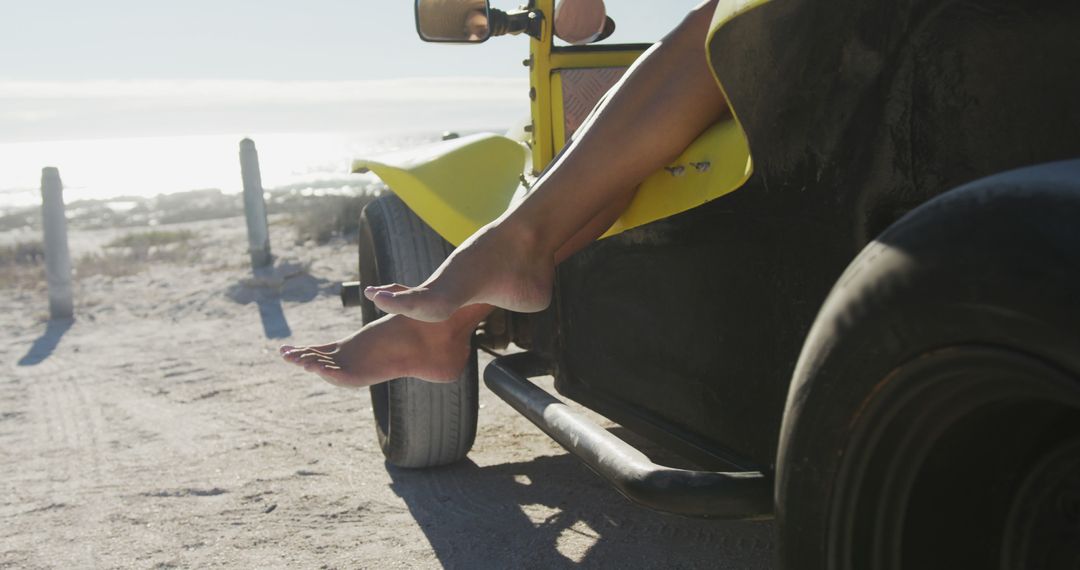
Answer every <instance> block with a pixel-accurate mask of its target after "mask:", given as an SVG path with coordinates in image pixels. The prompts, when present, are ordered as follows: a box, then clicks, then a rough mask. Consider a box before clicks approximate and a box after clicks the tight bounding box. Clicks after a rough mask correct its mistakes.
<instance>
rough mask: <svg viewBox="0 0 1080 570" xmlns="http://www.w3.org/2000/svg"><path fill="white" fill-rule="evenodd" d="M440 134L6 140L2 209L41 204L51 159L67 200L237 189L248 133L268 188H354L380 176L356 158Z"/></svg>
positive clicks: (0, 176)
mask: <svg viewBox="0 0 1080 570" xmlns="http://www.w3.org/2000/svg"><path fill="white" fill-rule="evenodd" d="M491 130H493V131H496V132H502V131H504V130H505V129H491ZM441 136H442V132H441V131H440V132H435V131H430V130H428V131H412V132H407V131H397V132H390V131H385V132H365V133H264V134H255V135H245V134H242V133H235V134H218V135H186V136H161V137H126V138H107V139H84V140H67V141H45V142H29V143H25V142H24V143H0V212H10V211H13V210H20V209H25V208H27V207H31V206H37V205H40V203H41V193H40V180H41V170H42V168H45V167H49V166H53V167H56V168H58V169H59V171H60V177H61V180H62V181H63V184H64V200H65V201H66V202H69V203H70V202H75V201H79V200H111V199H122V198H131V197H134V198H151V197H154V196H158V195H168V194H175V193H180V192H188V191H192V190H209V189H214V190H220V191H221V192H222V193H225V194H235V193H239V192H241V191H242V190H243V186H242V183H241V179H240V161H239V143H240V141H241V140H242V139H244V138H251V139H252V140H253V141H254V142H255V145H256V149H257V150H258V152H259V164H260V171H261V173H262V181H263V188H264V189H266V190H267V191H273V190H279V189H293V190H296V191H298V192H304V193H348V192H349V191H350V190H353V191H355V190H360V189H363V188H365V187H368V186H370V185H371V184H373V183H375V182H377V179H376V178H375V177H374V175H372V174H351V173H350V165H351V163H352V161H353V160H354V159H356V158H360V157H362V156H365V155H368V156H370V155H372V154H378V153H382V152H388V151H393V150H396V149H400V148H408V147H410V146H415V145H419V144H424V143H429V142H434V141H437V140H439V139H440V138H441Z"/></svg>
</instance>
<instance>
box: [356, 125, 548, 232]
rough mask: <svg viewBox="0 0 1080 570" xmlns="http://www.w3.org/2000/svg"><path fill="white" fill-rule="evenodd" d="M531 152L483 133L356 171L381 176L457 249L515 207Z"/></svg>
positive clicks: (365, 163)
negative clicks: (484, 226) (474, 234)
mask: <svg viewBox="0 0 1080 570" xmlns="http://www.w3.org/2000/svg"><path fill="white" fill-rule="evenodd" d="M526 152H527V151H526V149H525V147H524V146H522V145H521V143H519V142H517V141H514V140H512V139H509V138H507V137H504V136H500V135H495V134H490V133H482V134H476V135H469V136H464V137H461V138H458V139H453V140H449V141H442V142H438V143H433V144H430V145H421V146H419V147H414V148H410V149H408V150H405V151H401V152H395V153H388V154H384V155H381V156H379V157H377V158H375V159H360V160H356V161H354V162H353V165H352V167H353V172H367V171H369V170H370V171H371V172H374V173H375V174H377V175H378V176H379V178H381V179H382V180H383V182H385V183H386V184H387V186H389V187H390V189H391V190H393V191H394V193H395V194H397V195H398V197H399V198H401V199H402V201H404V202H405V203H406V204H407V205H408V206H409V208H410V209H412V211H413V212H416V215H417V216H420V219H422V220H424V222H426V223H427V224H428V225H429V226H431V228H432V229H433V230H435V232H436V233H438V234H439V235H441V236H442V237H444V238H446V240H447V241H449V242H450V243H452V244H454V245H455V246H456V245H460V244H461V242H463V241H465V239H466V238H468V237H469V236H470V235H472V234H473V233H474V232H476V230H478V229H480V227H481V226H483V225H484V224H486V223H488V222H490V221H491V220H494V219H495V218H496V217H498V216H499V214H502V213H503V211H504V210H506V208H507V207H508V206H509V205H510V201H511V199H512V198H513V196H514V193H515V191H516V190H517V189H518V185H519V183H520V177H521V173H522V170H523V169H524V168H525V159H526Z"/></svg>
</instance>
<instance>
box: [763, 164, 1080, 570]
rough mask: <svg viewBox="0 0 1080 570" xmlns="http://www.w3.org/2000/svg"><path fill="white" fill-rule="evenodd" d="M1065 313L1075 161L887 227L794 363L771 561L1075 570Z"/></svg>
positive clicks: (1078, 253)
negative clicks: (776, 554)
mask: <svg viewBox="0 0 1080 570" xmlns="http://www.w3.org/2000/svg"><path fill="white" fill-rule="evenodd" d="M1078 323H1080V161H1069V162H1061V163H1053V164H1049V165H1043V166H1039V167H1033V168H1027V169H1021V170H1017V171H1012V172H1008V173H1005V174H1001V175H997V176H994V177H990V178H987V179H984V180H981V181H978V182H975V183H972V184H969V185H967V186H964V187H962V188H960V189H957V190H954V191H952V192H949V193H947V194H945V195H943V196H941V197H939V198H937V199H935V200H932V201H930V202H928V203H927V204H925V205H923V206H922V207H920V208H918V209H916V210H915V211H913V212H911V213H909V214H908V215H907V216H905V217H904V218H903V219H901V220H900V221H898V222H897V223H896V224H894V225H893V226H892V227H891V228H889V229H888V230H887V231H886V232H884V233H883V234H882V235H881V236H880V237H879V238H878V239H877V240H875V241H874V242H873V243H872V244H870V245H869V246H867V247H866V249H864V250H863V252H862V253H861V254H860V255H859V256H858V257H857V258H856V259H855V260H854V261H853V262H852V264H851V265H850V266H849V267H848V269H847V271H846V272H845V273H844V275H843V276H842V277H841V279H840V280H839V281H838V283H837V284H836V286H835V287H834V289H833V291H832V292H831V293H830V295H829V297H828V299H827V301H826V302H825V304H824V306H823V308H822V310H821V312H820V313H819V315H818V317H817V320H816V321H815V324H814V326H813V328H812V329H811V331H810V334H809V335H808V337H807V339H806V342H805V344H804V347H803V351H802V354H801V356H800V358H799V362H798V365H797V367H796V370H795V374H794V377H793V380H792V385H791V389H790V392H789V394H788V401H787V408H786V410H785V415H784V422H783V426H782V429H781V439H780V446H779V455H778V458H777V482H776V509H777V532H778V534H779V537H778V538H779V543H780V563H781V567H782V568H785V569H789V570H794V569H798V570H816V569H826V568H828V569H852V570H886V569H888V570H894V569H897V568H918V569H919V570H931V569H934V568H973V569H974V568H995V569H997V568H1009V569H1013V568H1074V567H1075V566H1072V565H1070V564H1075V563H1076V561H1077V560H1080V552H1078V548H1080V536H1078V535H1077V533H1078V528H1080V525H1077V524H1076V518H1077V517H1076V515H1075V509H1077V507H1078V500H1080V499H1078V498H1080V488H1077V486H1078V485H1080V460H1078V458H1077V457H1075V454H1073V455H1070V452H1071V450H1075V449H1078V446H1080V380H1078V379H1080V325H1078ZM1070 477H1071V479H1070ZM1046 481H1051V483H1045V482H1046ZM1046 485H1050V486H1051V489H1050V490H1049V491H1047V489H1046V488H1045V487H1046ZM1054 485H1057V486H1058V487H1053V486H1054ZM1039 486H1042V487H1043V491H1047V492H1049V493H1050V495H1047V496H1044V495H1040V494H1038V493H1037V492H1035V491H1031V490H1030V489H1031V488H1034V487H1039ZM1024 489H1028V490H1026V491H1025V490H1024ZM1040 492H1041V491H1040ZM1055 501H1057V503H1055ZM1055 504H1056V505H1057V506H1055ZM1060 505H1067V506H1068V505H1071V506H1069V507H1068V508H1066V507H1061V506H1060ZM1059 508H1061V509H1065V511H1062V512H1065V513H1066V514H1063V515H1061V516H1062V517H1065V518H1062V519H1061V520H1058V519H1055V518H1054V517H1056V516H1058V515H1057V514H1055V513H1057V511H1056V510H1055V509H1059ZM1069 509H1073V510H1072V511H1070V510H1069ZM1068 512H1072V515H1068V516H1072V517H1073V518H1071V519H1069V518H1068V516H1066V515H1067V513H1068ZM1046 521H1050V522H1046ZM1054 521H1058V522H1054ZM1062 521H1064V522H1062ZM1070 521H1071V522H1070ZM1047 524H1049V525H1050V526H1051V527H1052V528H1051V529H1050V530H1048V529H1047V527H1045V525H1047ZM1039 525H1044V526H1039ZM1054 525H1057V526H1054ZM1070 525H1071V526H1070ZM1059 539H1060V541H1059ZM1055 541H1059V542H1055Z"/></svg>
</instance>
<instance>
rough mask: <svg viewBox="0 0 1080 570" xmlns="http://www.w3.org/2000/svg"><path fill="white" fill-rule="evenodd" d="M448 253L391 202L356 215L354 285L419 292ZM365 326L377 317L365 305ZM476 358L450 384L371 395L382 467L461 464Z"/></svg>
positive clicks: (405, 385)
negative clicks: (385, 463) (417, 288)
mask: <svg viewBox="0 0 1080 570" xmlns="http://www.w3.org/2000/svg"><path fill="white" fill-rule="evenodd" d="M451 251H453V246H451V245H450V244H449V243H448V242H447V241H446V240H444V239H443V238H442V237H440V236H439V235H438V234H436V233H435V232H434V231H433V230H432V229H431V228H430V227H429V226H428V225H427V224H425V223H424V222H423V221H422V220H421V219H420V218H419V217H417V216H416V214H414V213H413V212H412V210H410V209H409V207H408V206H406V205H405V203H404V202H402V201H401V199H400V198H398V197H397V196H394V195H388V196H383V197H380V198H378V199H377V200H375V201H374V202H372V203H370V204H368V205H367V207H365V208H364V211H363V213H362V214H361V216H360V284H361V286H362V287H366V286H369V285H383V284H387V283H401V284H403V285H419V284H420V283H421V282H422V281H423V280H424V279H426V278H427V277H428V276H429V275H431V273H432V272H433V271H435V269H437V268H438V267H439V264H441V263H442V262H443V260H444V259H446V257H447V256H449V255H450V252H451ZM360 307H361V313H362V317H363V320H364V322H365V323H369V322H371V321H373V320H375V319H377V318H379V317H381V316H382V313H381V312H380V311H379V310H378V309H376V308H375V305H374V304H372V303H371V302H370V301H368V300H367V299H364V300H363V302H362V303H361V305H360ZM478 390H479V381H478V371H477V360H476V351H475V350H473V351H472V352H471V357H470V359H469V364H468V366H466V368H465V370H464V371H463V372H462V373H461V376H460V377H459V378H458V379H457V381H456V382H452V383H446V384H435V383H432V382H425V381H423V380H419V379H417V378H397V379H395V380H391V381H389V382H386V383H383V384H376V385H374V386H372V387H371V388H370V392H371V406H372V409H373V411H374V414H375V430H376V434H377V436H378V438H379V446H380V447H381V448H382V451H383V455H385V456H386V460H387V461H388V462H389V463H391V464H393V465H396V466H398V467H413V468H421V467H435V466H437V465H446V464H448V463H453V462H456V461H460V460H461V459H464V458H465V455H466V454H468V452H469V450H470V449H471V448H472V445H473V440H474V439H475V437H476V417H477V408H478V397H479V396H478Z"/></svg>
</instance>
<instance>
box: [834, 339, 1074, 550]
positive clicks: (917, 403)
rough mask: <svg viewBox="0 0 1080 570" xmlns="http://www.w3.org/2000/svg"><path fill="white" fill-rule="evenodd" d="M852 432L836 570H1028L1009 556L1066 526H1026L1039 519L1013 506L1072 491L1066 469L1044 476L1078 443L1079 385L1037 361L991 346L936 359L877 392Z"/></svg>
mask: <svg viewBox="0 0 1080 570" xmlns="http://www.w3.org/2000/svg"><path fill="white" fill-rule="evenodd" d="M849 429H850V431H849V438H850V440H849V444H848V445H847V447H846V451H845V454H844V457H843V458H842V459H841V466H840V470H839V473H838V476H837V479H836V484H835V486H834V493H833V501H832V506H831V509H830V518H829V537H830V545H829V546H830V547H829V558H830V564H829V567H831V568H851V569H860V570H861V569H866V568H874V569H882V570H884V569H890V570H891V569H900V568H920V569H927V570H929V569H932V568H962V567H963V568H1003V569H1010V570H1011V569H1012V568H1021V567H1025V566H1023V565H1020V566H1017V565H1015V563H1014V562H1012V561H1010V560H1009V559H1008V558H1007V556H1013V557H1014V558H1015V557H1016V556H1018V555H1016V554H1008V553H1015V552H1017V547H1016V546H1011V547H1010V546H1008V545H1012V544H1022V545H1023V544H1032V541H1031V532H1032V529H1033V528H1046V525H1054V524H1058V525H1059V526H1060V525H1066V527H1067V525H1068V519H1067V518H1062V517H1058V518H1054V517H1053V516H1050V515H1049V514H1048V513H1049V511H1051V510H1052V509H1051V508H1050V507H1043V508H1041V509H1040V508H1039V507H1034V509H1035V513H1036V514H1035V515H1033V516H1034V519H1032V520H1033V521H1034V522H1031V523H1024V522H1023V521H1021V520H1020V519H1021V517H1022V516H1024V515H1025V514H1029V510H1030V509H1026V508H1022V507H1018V506H1015V505H1017V504H1022V505H1030V504H1031V501H1032V500H1034V499H1035V496H1034V495H1033V494H1030V493H1029V494H1025V493H1024V492H1023V491H1022V488H1023V485H1024V483H1025V481H1028V480H1035V481H1036V482H1039V481H1045V480H1046V478H1047V477H1050V478H1052V477H1051V475H1052V474H1053V473H1059V472H1061V473H1064V475H1060V476H1059V477H1058V478H1057V479H1053V480H1054V481H1057V483H1056V484H1057V485H1059V487H1060V486H1067V485H1068V484H1069V482H1070V481H1072V480H1073V479H1072V478H1070V477H1069V476H1068V474H1069V473H1073V472H1072V471H1069V468H1068V465H1065V466H1063V465H1062V462H1066V460H1064V459H1062V460H1057V461H1056V462H1053V461H1052V462H1051V463H1050V464H1048V466H1047V467H1042V465H1043V463H1045V462H1046V461H1049V460H1048V459H1047V458H1048V457H1051V458H1052V457H1057V456H1058V455H1059V454H1062V453H1065V452H1059V451H1057V450H1058V449H1059V448H1061V446H1063V445H1067V443H1068V442H1070V441H1072V440H1073V439H1074V438H1077V437H1080V390H1078V384H1077V383H1076V381H1075V380H1074V379H1072V378H1070V377H1069V376H1067V375H1065V374H1063V373H1062V372H1060V371H1058V370H1056V369H1054V368H1052V367H1050V366H1047V365H1046V364H1044V363H1042V362H1040V361H1038V360H1035V359H1033V358H1030V357H1027V356H1024V355H1021V354H1018V353H1015V352H1011V351H1006V350H1001V349H993V348H984V347H956V348H949V349H943V350H939V351H935V352H932V353H928V354H926V355H923V356H921V357H919V358H917V359H915V360H913V361H911V362H909V363H908V364H906V365H904V366H902V367H900V368H898V369H897V370H895V371H894V372H893V373H892V374H890V375H889V376H888V377H886V378H885V379H884V380H882V381H881V382H880V383H878V385H877V386H875V388H874V390H873V392H872V393H871V395H870V396H869V397H868V398H867V399H866V400H865V401H864V402H863V404H862V406H861V407H860V409H859V412H858V413H857V415H856V416H855V418H854V419H853V421H852V422H851V423H850V424H849ZM1069 449H1072V448H1069ZM1069 465H1072V464H1069ZM1040 473H1041V474H1042V475H1040ZM1032 478H1034V479H1032ZM1032 484H1037V483H1032ZM1062 493H1065V494H1066V495H1067V494H1068V491H1067V490H1066V489H1059V491H1058V494H1059V495H1060V494H1062ZM1055 496H1056V495H1055ZM1048 501H1049V500H1048ZM1039 504H1049V503H1048V502H1047V503H1039ZM1025 520H1026V519H1025ZM1054 521H1058V522H1054ZM1054 528H1057V530H1058V531H1060V532H1063V533H1068V532H1069V530H1070V529H1069V528H1058V527H1054ZM1007 529H1008V530H1007ZM1013 529H1015V530H1013ZM1025 541H1027V542H1025ZM1076 544H1080V541H1075V542H1074V543H1073V544H1071V545H1068V546H1069V547H1071V548H1072V549H1073V551H1074V553H1075V549H1076V548H1077V546H1076ZM1003 545H1005V546H1003ZM1028 551H1029V550H1025V551H1024V552H1028ZM1062 556H1063V557H1065V558H1067V557H1068V553H1067V552H1066V553H1065V554H1062ZM1049 568H1057V566H1051V567H1049ZM1069 568H1075V566H1069Z"/></svg>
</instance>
